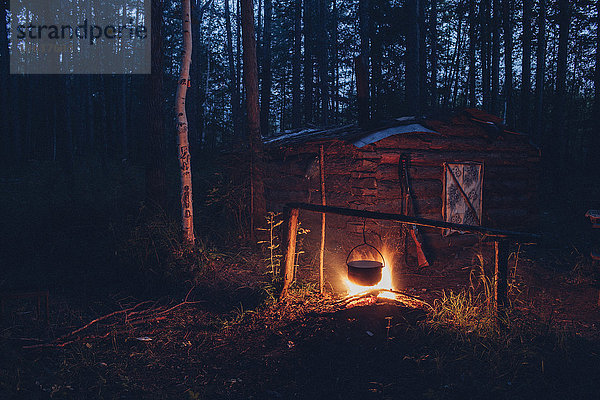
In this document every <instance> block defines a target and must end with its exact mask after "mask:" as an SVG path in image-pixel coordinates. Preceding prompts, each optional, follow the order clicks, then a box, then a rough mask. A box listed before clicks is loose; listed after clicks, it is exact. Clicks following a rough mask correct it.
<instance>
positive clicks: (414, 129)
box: [352, 124, 438, 148]
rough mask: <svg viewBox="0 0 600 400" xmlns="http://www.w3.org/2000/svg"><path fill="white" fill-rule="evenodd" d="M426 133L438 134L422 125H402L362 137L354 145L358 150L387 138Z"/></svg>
mask: <svg viewBox="0 0 600 400" xmlns="http://www.w3.org/2000/svg"><path fill="white" fill-rule="evenodd" d="M425 132H427V133H435V134H438V133H437V132H435V131H432V130H431V129H427V128H425V127H424V126H423V125H421V124H409V125H400V126H394V127H391V128H387V129H383V130H380V131H376V132H373V133H370V134H368V135H367V136H364V137H361V138H360V139H358V140H356V141H355V142H354V143H352V144H353V145H355V146H356V147H358V148H361V147H363V146H366V145H368V144H371V143H375V142H378V141H380V140H383V139H385V138H387V137H390V136H394V135H398V134H401V133H425Z"/></svg>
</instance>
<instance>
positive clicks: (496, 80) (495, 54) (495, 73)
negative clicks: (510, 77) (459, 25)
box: [490, 0, 500, 114]
mask: <svg viewBox="0 0 600 400" xmlns="http://www.w3.org/2000/svg"><path fill="white" fill-rule="evenodd" d="M499 89H500V0H493V10H492V92H491V96H490V103H491V104H490V107H491V111H492V114H498V92H499Z"/></svg>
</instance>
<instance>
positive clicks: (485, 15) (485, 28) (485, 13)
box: [479, 0, 491, 111]
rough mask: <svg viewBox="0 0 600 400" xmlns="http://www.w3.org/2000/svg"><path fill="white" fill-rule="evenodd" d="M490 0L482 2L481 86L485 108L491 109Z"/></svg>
mask: <svg viewBox="0 0 600 400" xmlns="http://www.w3.org/2000/svg"><path fill="white" fill-rule="evenodd" d="M490 8H491V7H490V0H484V1H482V2H481V3H480V11H479V13H480V24H481V28H480V30H481V87H482V92H483V109H484V110H486V111H490V110H491V96H490V85H491V74H490V64H491V63H490V55H491V51H490V49H491V40H490V19H491V18H490Z"/></svg>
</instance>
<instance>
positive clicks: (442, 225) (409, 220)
mask: <svg viewBox="0 0 600 400" xmlns="http://www.w3.org/2000/svg"><path fill="white" fill-rule="evenodd" d="M286 207H289V208H290V209H300V210H306V211H314V212H320V213H330V214H337V215H347V216H350V217H361V218H369V219H378V220H387V221H396V222H400V223H403V224H414V225H418V226H425V227H428V228H437V229H454V230H457V231H462V232H472V233H480V234H482V235H484V236H487V237H490V238H506V239H512V240H514V241H516V242H528V243H533V242H538V241H540V239H541V235H538V234H535V233H528V232H515V231H507V230H502V229H495V228H486V227H483V226H474V225H463V224H455V223H452V222H445V221H436V220H432V219H426V218H419V217H409V216H407V215H403V214H393V213H384V212H377V211H366V210H357V209H353V208H343V207H332V206H323V205H319V204H308V203H288V204H286Z"/></svg>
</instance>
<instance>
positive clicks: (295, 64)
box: [292, 0, 302, 129]
mask: <svg viewBox="0 0 600 400" xmlns="http://www.w3.org/2000/svg"><path fill="white" fill-rule="evenodd" d="M301 46H302V0H294V50H293V52H294V53H293V54H294V55H293V57H292V128H294V129H297V128H299V127H300V125H301V124H302V110H301V103H300V60H301V57H302V54H301V53H302V47H301Z"/></svg>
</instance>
